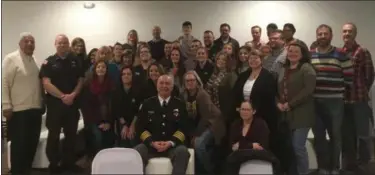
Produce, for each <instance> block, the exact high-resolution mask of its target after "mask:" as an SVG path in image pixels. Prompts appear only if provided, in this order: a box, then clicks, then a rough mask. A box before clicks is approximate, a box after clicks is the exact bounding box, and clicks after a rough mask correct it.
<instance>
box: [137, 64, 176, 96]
mask: <svg viewBox="0 0 375 175" xmlns="http://www.w3.org/2000/svg"><path fill="white" fill-rule="evenodd" d="M164 74H165V71H164V69H163V67H162V66H161V65H160V64H158V63H152V64H151V65H150V66H149V68H148V70H147V75H148V80H147V83H146V84H144V85H143V87H142V89H143V90H142V93H143V95H142V101H143V100H145V99H148V98H150V97H153V96H156V95H157V94H158V91H157V89H156V83H157V81H158V78H159V77H160V76H161V75H164ZM172 95H173V96H175V97H179V96H180V91H179V89H178V87H177V86H174V87H173V91H172Z"/></svg>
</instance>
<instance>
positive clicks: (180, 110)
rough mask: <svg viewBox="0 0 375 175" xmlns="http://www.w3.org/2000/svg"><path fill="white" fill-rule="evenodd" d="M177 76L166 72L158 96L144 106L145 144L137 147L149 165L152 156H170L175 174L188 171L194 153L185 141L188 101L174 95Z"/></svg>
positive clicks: (141, 132)
mask: <svg viewBox="0 0 375 175" xmlns="http://www.w3.org/2000/svg"><path fill="white" fill-rule="evenodd" d="M172 89H173V78H172V77H171V76H169V75H162V76H160V77H159V79H158V82H157V90H158V96H155V97H151V98H149V99H147V100H145V101H144V102H143V104H142V106H141V107H140V113H139V121H138V126H137V127H136V128H137V130H138V132H137V133H139V135H140V139H141V141H142V143H141V144H139V145H137V146H136V147H135V148H134V149H135V150H137V151H138V152H139V153H140V155H141V157H142V159H143V163H144V167H146V165H147V162H148V160H149V159H150V158H152V157H169V158H170V159H171V161H172V165H173V171H172V175H182V174H186V168H187V166H188V162H189V158H190V154H189V152H188V149H187V147H186V146H185V145H184V144H185V133H186V130H187V126H186V123H187V122H186V119H187V111H186V107H185V105H184V103H183V102H182V101H181V100H180V99H178V98H176V97H173V96H171V93H172Z"/></svg>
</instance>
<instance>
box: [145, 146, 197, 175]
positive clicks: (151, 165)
mask: <svg viewBox="0 0 375 175" xmlns="http://www.w3.org/2000/svg"><path fill="white" fill-rule="evenodd" d="M188 151H189V153H190V159H189V164H188V167H187V169H186V174H195V171H194V149H188ZM172 168H173V166H172V163H171V161H170V159H169V158H167V157H155V158H152V159H150V160H148V164H147V167H146V170H145V171H146V174H171V173H172Z"/></svg>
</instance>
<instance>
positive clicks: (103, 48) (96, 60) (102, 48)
mask: <svg viewBox="0 0 375 175" xmlns="http://www.w3.org/2000/svg"><path fill="white" fill-rule="evenodd" d="M100 52H105V54H106V58H105V60H104V61H109V60H111V59H112V51H111V48H109V47H108V46H102V47H100V48H99V49H98V51H97V52H96V56H95V62H98V61H102V59H101V58H100V54H99V53H100ZM108 54H109V56H108Z"/></svg>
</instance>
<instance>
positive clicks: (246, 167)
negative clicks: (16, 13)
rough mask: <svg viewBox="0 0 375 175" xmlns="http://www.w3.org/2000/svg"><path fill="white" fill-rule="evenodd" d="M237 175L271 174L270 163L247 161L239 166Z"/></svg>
mask: <svg viewBox="0 0 375 175" xmlns="http://www.w3.org/2000/svg"><path fill="white" fill-rule="evenodd" d="M239 174H273V168H272V163H271V162H267V161H262V160H249V161H247V162H245V163H243V164H242V165H241V168H240V173H239Z"/></svg>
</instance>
